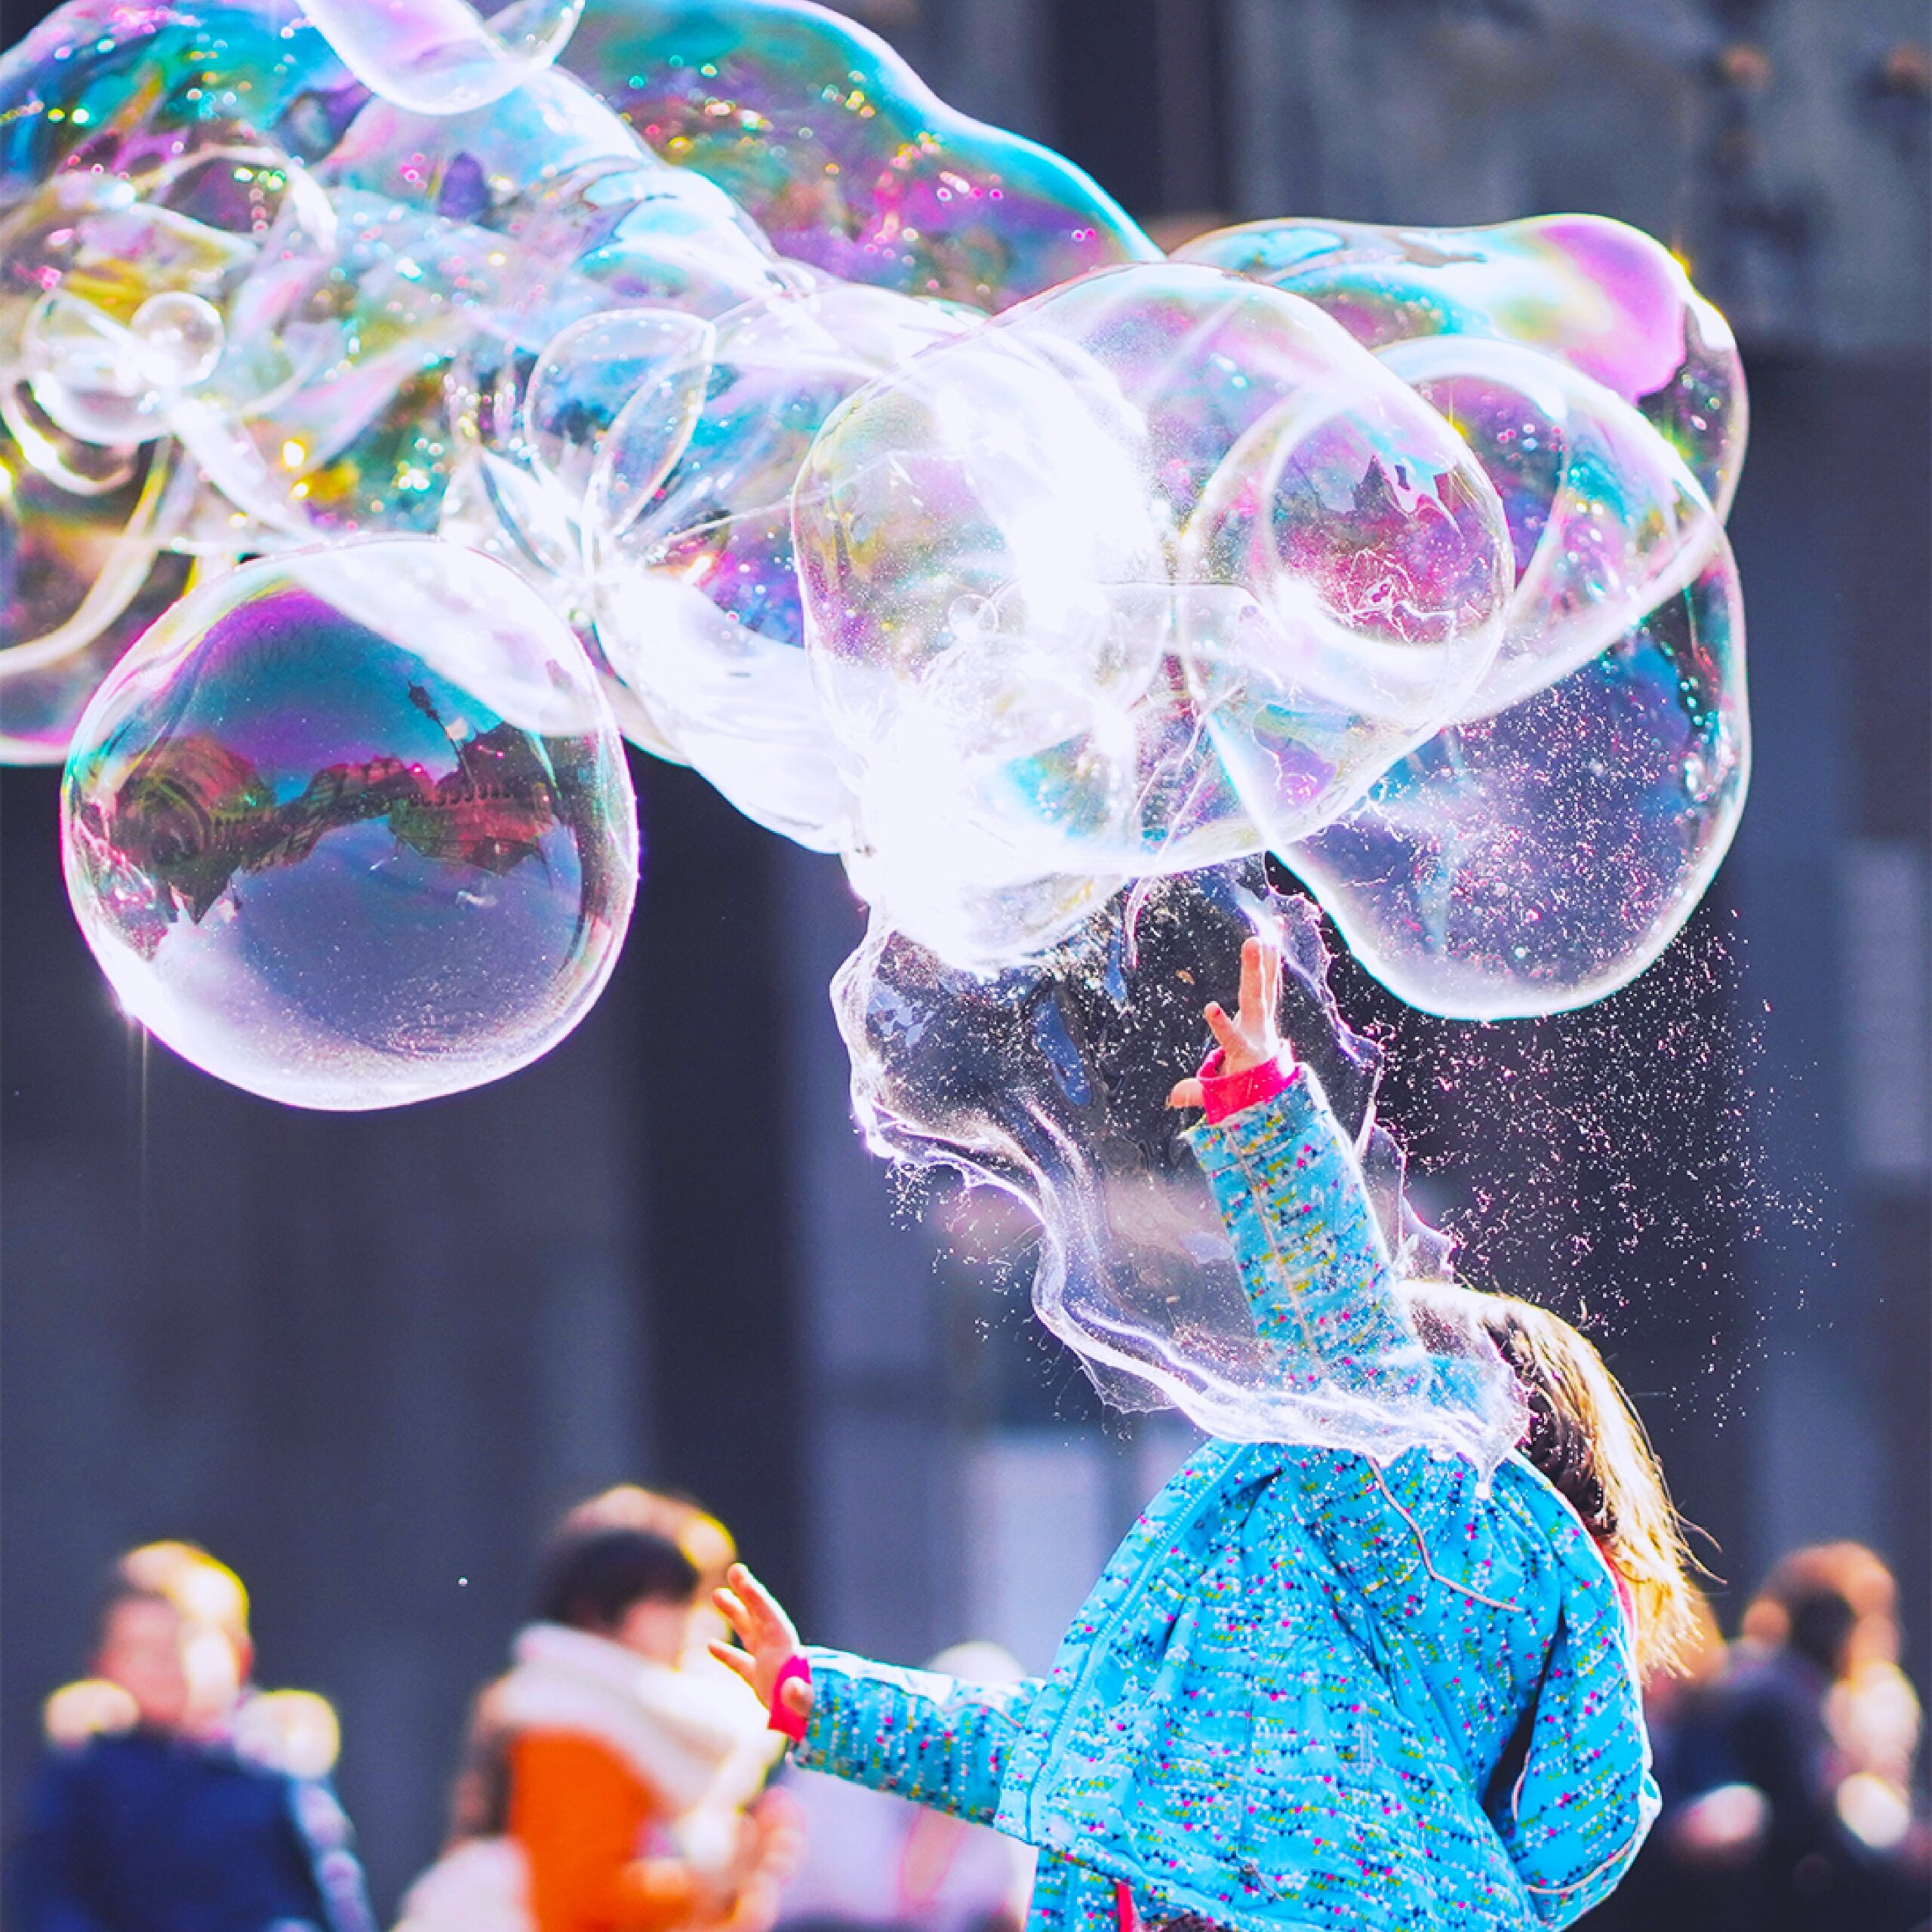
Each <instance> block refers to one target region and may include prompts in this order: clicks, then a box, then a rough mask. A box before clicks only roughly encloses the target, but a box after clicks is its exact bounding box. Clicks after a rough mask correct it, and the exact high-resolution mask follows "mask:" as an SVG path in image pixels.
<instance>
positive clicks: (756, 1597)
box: [711, 1563, 812, 1718]
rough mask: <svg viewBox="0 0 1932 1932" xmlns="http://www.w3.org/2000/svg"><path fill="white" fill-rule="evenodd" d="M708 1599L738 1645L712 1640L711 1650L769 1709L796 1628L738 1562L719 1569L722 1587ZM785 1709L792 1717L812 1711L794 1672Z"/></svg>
mask: <svg viewBox="0 0 1932 1932" xmlns="http://www.w3.org/2000/svg"><path fill="white" fill-rule="evenodd" d="M711 1600H712V1602H713V1603H715V1604H716V1605H717V1606H718V1614H720V1615H721V1617H723V1618H724V1620H725V1622H726V1623H728V1624H730V1625H731V1629H732V1630H733V1632H734V1633H735V1635H737V1639H738V1642H739V1643H740V1644H743V1646H744V1647H743V1649H742V1650H740V1649H737V1647H734V1645H732V1644H725V1643H719V1642H713V1643H712V1646H711V1654H712V1656H713V1657H715V1658H716V1659H717V1660H718V1662H719V1663H721V1664H723V1665H724V1666H726V1668H727V1669H731V1670H734V1671H736V1672H737V1674H738V1675H740V1677H742V1678H743V1679H744V1680H745V1681H746V1683H747V1684H749V1685H750V1686H751V1687H752V1691H753V1693H754V1694H755V1695H756V1697H757V1698H758V1702H759V1703H761V1704H763V1705H764V1706H765V1707H766V1708H767V1709H770V1708H771V1698H772V1694H773V1692H774V1690H777V1687H778V1674H779V1672H780V1671H782V1670H783V1669H784V1668H785V1666H786V1664H788V1663H789V1662H790V1661H791V1660H792V1658H794V1657H796V1656H797V1655H798V1632H797V1631H796V1630H795V1629H793V1628H792V1620H791V1619H790V1618H789V1617H787V1616H786V1614H785V1612H784V1611H783V1609H782V1608H781V1607H780V1604H779V1602H778V1599H777V1598H776V1597H774V1595H772V1594H771V1592H770V1591H769V1590H768V1589H766V1588H765V1587H764V1585H763V1584H762V1583H760V1582H759V1581H758V1579H757V1578H756V1577H754V1576H753V1575H752V1573H751V1572H750V1571H749V1570H748V1569H746V1567H745V1566H744V1565H743V1564H742V1563H734V1564H732V1565H731V1568H730V1569H729V1570H728V1571H726V1572H725V1581H724V1588H723V1589H721V1590H716V1591H714V1592H712V1599H711ZM783 1697H784V1703H785V1708H786V1709H787V1710H789V1712H791V1713H792V1715H793V1716H794V1717H796V1718H808V1717H810V1716H811V1712H812V1687H811V1684H810V1683H809V1682H808V1681H806V1680H805V1679H804V1678H801V1677H795V1678H792V1680H791V1681H789V1683H788V1684H786V1686H785V1689H784V1692H783Z"/></svg>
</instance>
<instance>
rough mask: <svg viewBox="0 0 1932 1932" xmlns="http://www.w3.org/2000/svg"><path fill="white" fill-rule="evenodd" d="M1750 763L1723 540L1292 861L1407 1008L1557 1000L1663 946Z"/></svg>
mask: <svg viewBox="0 0 1932 1932" xmlns="http://www.w3.org/2000/svg"><path fill="white" fill-rule="evenodd" d="M1749 773H1750V728H1749V718H1748V715H1747V712H1746V704H1745V681H1744V614H1743V599H1742V597H1741V595H1740V592H1739V589H1738V583H1737V570H1736V568H1735V566H1734V564H1733V563H1732V561H1731V557H1730V546H1728V545H1727V544H1721V549H1720V552H1719V554H1718V556H1717V558H1715V560H1714V561H1712V563H1711V565H1709V567H1708V568H1706V570H1705V571H1703V574H1701V575H1700V577H1698V579H1697V581H1696V582H1695V583H1693V584H1691V585H1690V586H1689V587H1688V588H1687V589H1685V590H1684V591H1682V592H1679V593H1678V595H1675V596H1674V597H1672V598H1668V599H1666V601H1664V602H1663V604H1662V605H1660V606H1659V607H1658V608H1657V609H1656V610H1654V611H1651V613H1650V614H1648V615H1647V617H1644V620H1642V621H1641V623H1638V624H1636V625H1635V626H1633V627H1632V629H1631V630H1630V631H1629V632H1628V633H1627V634H1626V635H1624V636H1623V637H1620V638H1617V640H1616V641H1614V643H1612V644H1611V645H1610V646H1609V647H1608V648H1607V649H1605V650H1604V651H1601V652H1600V653H1599V654H1598V655H1597V656H1596V657H1594V658H1592V660H1590V661H1589V662H1588V663H1586V664H1584V665H1583V666H1581V667H1580V669H1577V670H1574V671H1572V672H1571V673H1570V674H1569V675H1568V676H1567V677H1565V678H1561V679H1560V680H1559V681H1557V682H1555V683H1554V684H1552V685H1547V686H1546V687H1544V688H1543V689H1541V690H1540V691H1537V692H1535V693H1534V694H1532V695H1531V696H1530V697H1526V698H1524V699H1522V700H1520V701H1519V702H1518V703H1515V704H1512V705H1511V706H1509V707H1508V708H1507V709H1503V710H1502V711H1500V712H1497V713H1496V714H1495V715H1493V716H1491V717H1487V718H1481V719H1478V720H1474V721H1470V722H1468V723H1466V724H1457V725H1455V726H1453V727H1451V728H1449V729H1448V730H1447V731H1443V732H1442V733H1441V734H1439V735H1438V737H1435V738H1433V739H1432V740H1430V741H1429V743H1427V744H1426V745H1425V746H1423V747H1422V749H1420V751H1418V752H1415V753H1414V755H1411V757H1409V758H1405V759H1404V760H1403V761H1402V762H1401V764H1398V765H1397V766H1396V767H1395V768H1394V769H1393V770H1392V771H1390V772H1389V774H1388V775H1387V776H1386V777H1384V778H1383V780H1381V781H1380V783H1378V784H1377V786H1376V787H1375V789H1374V790H1373V791H1372V792H1370V794H1369V795H1368V796H1367V798H1365V799H1364V800H1363V801H1362V802H1361V804H1359V805H1358V806H1357V807H1356V808H1355V809H1354V810H1353V811H1351V812H1349V813H1347V814H1345V815H1344V816H1343V817H1341V818H1340V819H1339V820H1337V821H1336V822H1335V823H1334V824H1332V825H1330V826H1326V827H1324V829H1322V830H1321V831H1320V832H1317V833H1316V834H1315V835H1314V836H1313V837H1312V838H1309V839H1308V840H1306V841H1304V842H1303V843H1302V844H1297V845H1295V846H1293V847H1291V848H1290V849H1289V851H1287V854H1286V855H1285V856H1286V857H1287V860H1288V861H1289V863H1291V864H1292V865H1293V866H1294V869H1295V870H1296V871H1297V872H1298V873H1299V874H1300V876H1301V877H1302V878H1303V879H1305V880H1306V881H1307V883H1308V884H1309V886H1310V888H1312V890H1313V891H1315V893H1316V894H1317V895H1318V897H1320V899H1321V903H1322V904H1323V905H1324V906H1325V907H1326V908H1327V909H1328V911H1329V912H1331V914H1332V915H1334V919H1335V921H1336V924H1337V925H1338V926H1339V927H1340V928H1341V931H1342V933H1343V936H1344V937H1346V940H1347V941H1348V943H1349V951H1350V952H1352V953H1353V954H1354V955H1355V957H1356V958H1358V959H1359V960H1360V961H1361V963H1362V964H1364V966H1366V967H1367V968H1368V970H1369V971H1371V973H1373V974H1374V975H1375V976H1376V977H1377V978H1378V979H1379V980H1381V981H1382V982H1383V984H1385V985H1386V986H1388V987H1389V989H1391V991H1392V992H1395V993H1396V994H1397V995H1399V996H1400V997H1401V998H1403V999H1404V1000H1406V1001H1407V1002H1408V1003H1409V1004H1411V1006H1417V1007H1420V1008H1423V1010H1424V1011H1428V1012H1433V1013H1444V1014H1451V1015H1453V1016H1454V1017H1459V1018H1466V1019H1486V1020H1500V1019H1511V1018H1515V1017H1518V1016H1521V1015H1524V1014H1538V1013H1548V1012H1550V1011H1554V1010H1555V1009H1558V1008H1564V1007H1571V1006H1580V1005H1583V1004H1586V1003H1587V1002H1588V1001H1591V1000H1595V999H1601V998H1603V997H1604V995H1606V994H1608V993H1612V992H1615V991H1616V990H1617V988H1618V987H1620V986H1623V985H1625V984H1626V983H1628V982H1629V981H1630V980H1632V979H1634V978H1635V977H1636V976H1637V974H1638V973H1640V972H1641V971H1642V970H1643V969H1644V968H1645V967H1646V966H1647V965H1648V964H1650V963H1651V961H1652V960H1654V959H1655V958H1657V955H1659V954H1660V952H1663V949H1664V948H1665V947H1666V946H1667V945H1669V943H1670V941H1671V940H1672V938H1674V937H1675V935H1676V934H1677V931H1678V928H1680V927H1681V925H1682V924H1683V923H1684V921H1685V919H1687V918H1688V917H1689V916H1690V913H1691V912H1692V910H1693V909H1694V908H1695V906H1697V902H1698V900H1700V898H1702V897H1703V893H1704V888H1706V886H1707V885H1708V884H1709V883H1710V881H1711V878H1712V875H1713V874H1714V873H1715V872H1716V870H1717V868H1718V863H1719V861H1720V860H1722V858H1723V857H1724V853H1725V851H1727V848H1729V846H1730V838H1731V834H1732V832H1733V831H1734V829H1736V826H1737V819H1738V815H1739V814H1740V812H1741V811H1743V806H1744V793H1745V788H1746V784H1747V783H1748V781H1749Z"/></svg>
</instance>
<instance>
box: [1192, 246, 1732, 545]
mask: <svg viewBox="0 0 1932 1932" xmlns="http://www.w3.org/2000/svg"><path fill="white" fill-rule="evenodd" d="M1177 254H1179V255H1180V257H1181V258H1182V259H1183V260H1187V261H1196V262H1208V263H1212V264H1213V265H1214V266H1215V267H1217V268H1223V269H1232V270H1234V271H1235V272H1236V273H1238V274H1241V275H1253V276H1254V277H1255V278H1257V280H1260V281H1267V282H1270V283H1272V285H1274V286H1275V288H1285V289H1289V290H1291V291H1293V292H1294V294H1297V295H1300V296H1305V297H1306V298H1307V299H1308V300H1309V301H1311V302H1313V303H1318V305H1319V306H1321V307H1322V308H1324V309H1327V311H1328V312H1329V313H1330V314H1331V315H1334V317H1335V318H1337V320H1338V321H1340V322H1342V323H1343V325H1345V326H1346V328H1347V329H1348V331H1349V333H1350V334H1352V335H1353V336H1354V337H1355V338H1356V339H1357V340H1358V341H1360V342H1362V343H1366V344H1367V346H1368V347H1370V348H1371V349H1381V348H1384V347H1386V346H1388V345H1389V343H1397V342H1407V341H1411V340H1414V339H1415V338H1417V337H1426V336H1438V335H1449V336H1478V337H1494V338H1495V339H1497V340H1501V341H1505V342H1515V343H1522V344H1524V346H1527V347H1528V348H1531V349H1541V350H1543V351H1544V352H1546V353H1547V354H1549V355H1553V356H1555V357H1556V358H1558V359H1559V360H1561V361H1565V362H1567V363H1568V364H1570V365H1571V367H1572V368H1575V369H1577V370H1578V371H1580V372H1581V373H1582V374H1584V375H1586V376H1588V377H1590V378H1591V379H1592V380H1593V381H1595V382H1598V383H1601V384H1602V385H1603V386H1604V388H1606V389H1609V390H1610V391H1611V392H1612V393H1613V394H1614V395H1620V396H1621V397H1622V398H1623V399H1624V401H1626V402H1629V403H1633V404H1635V405H1636V406H1637V407H1638V408H1639V409H1641V411H1643V413H1644V415H1645V416H1646V417H1648V418H1649V419H1650V420H1651V422H1652V423H1654V424H1655V425H1656V426H1657V428H1658V429H1660V431H1661V432H1663V435H1664V436H1665V437H1666V438H1667V439H1668V440H1669V442H1670V444H1671V445H1672V448H1675V450H1676V451H1678V454H1680V455H1681V457H1683V458H1684V461H1685V463H1687V465H1688V466H1690V471H1691V473H1692V474H1693V475H1695V476H1696V477H1697V480H1698V481H1699V482H1700V484H1701V485H1703V489H1704V491H1705V494H1706V495H1707V496H1708V497H1709V498H1710V500H1711V501H1712V503H1714V504H1715V505H1716V506H1717V509H1718V514H1719V515H1723V514H1724V512H1727V510H1728V509H1730V500H1731V497H1732V495H1733V494H1734V492H1735V491H1736V489H1737V476H1738V472H1739V470H1740V469H1741V468H1742V466H1743V461H1744V438H1745V429H1746V408H1745V398H1744V371H1743V364H1742V363H1741V362H1740V361H1739V359H1738V354H1737V343H1736V341H1735V340H1734V338H1733V337H1732V335H1731V333H1730V325H1729V324H1728V323H1727V322H1726V321H1724V318H1723V317H1722V316H1721V315H1719V314H1718V312H1717V310H1716V309H1714V308H1712V306H1711V305H1710V303H1708V302H1706V300H1704V298H1703V297H1702V296H1701V295H1700V294H1698V293H1697V291H1696V290H1695V289H1694V288H1692V287H1691V285H1690V277H1689V276H1688V275H1686V274H1685V272H1684V265H1683V264H1682V263H1681V262H1679V261H1678V260H1677V258H1676V257H1675V256H1674V255H1672V254H1671V252H1670V251H1669V249H1668V248H1665V247H1664V245H1663V243H1662V242H1657V241H1654V240H1653V239H1652V238H1651V236H1649V235H1645V234H1644V233H1643V232H1641V231H1640V230H1639V229H1635V228H1631V227H1629V226H1626V224H1625V223H1622V222H1620V221H1611V220H1608V219H1607V218H1606V217H1604V216H1602V215H1589V214H1547V215H1534V216H1532V217H1530V218H1529V219H1527V220H1523V221H1506V222H1500V223H1497V225H1496V226H1494V227H1490V228H1377V227H1374V226H1370V225H1369V224H1367V223H1363V222H1354V221H1256V222H1250V223H1247V224H1246V225H1245V226H1242V227H1239V228H1223V229H1216V230H1215V231H1214V232H1212V233H1211V234H1207V235H1200V236H1198V237H1196V238H1195V239H1194V240H1193V241H1192V242H1189V243H1187V244H1186V246H1184V247H1183V248H1180V250H1178V251H1177Z"/></svg>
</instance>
